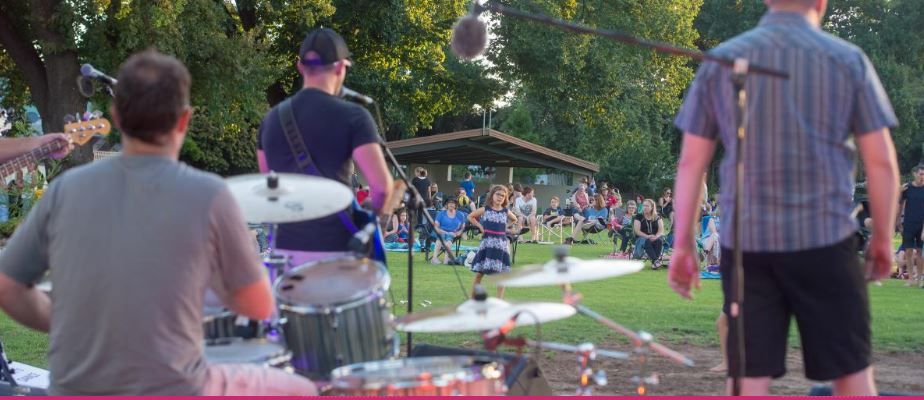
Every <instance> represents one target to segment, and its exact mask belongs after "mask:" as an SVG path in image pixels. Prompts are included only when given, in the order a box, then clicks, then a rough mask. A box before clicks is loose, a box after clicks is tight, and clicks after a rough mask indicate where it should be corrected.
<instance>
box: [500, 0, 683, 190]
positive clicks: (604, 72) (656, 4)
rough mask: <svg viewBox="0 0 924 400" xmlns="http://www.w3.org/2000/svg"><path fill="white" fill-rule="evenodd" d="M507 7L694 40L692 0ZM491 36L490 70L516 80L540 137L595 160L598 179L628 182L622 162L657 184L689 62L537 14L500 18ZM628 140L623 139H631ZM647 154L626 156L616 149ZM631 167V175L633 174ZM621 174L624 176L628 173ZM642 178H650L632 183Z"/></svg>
mask: <svg viewBox="0 0 924 400" xmlns="http://www.w3.org/2000/svg"><path fill="white" fill-rule="evenodd" d="M509 3H511V5H512V6H513V7H518V8H524V7H526V9H527V10H529V9H530V8H529V6H530V5H531V4H537V3H538V6H537V7H536V8H538V10H536V11H539V12H542V13H544V14H547V15H550V16H552V17H556V18H563V19H566V20H569V21H574V22H578V23H581V24H584V25H590V26H597V27H601V28H607V29H617V30H622V31H625V32H629V33H632V34H634V35H637V36H639V37H644V38H648V39H654V40H661V41H666V42H670V43H673V44H676V45H680V46H686V47H693V45H694V41H695V40H696V38H697V36H698V35H697V32H696V31H695V30H694V29H693V19H694V17H695V16H696V11H697V10H698V9H699V5H700V2H699V1H680V0H676V1H675V0H658V1H634V0H619V1H606V2H602V1H581V2H578V1H574V0H570V1H569V0H544V1H522V0H516V1H510V2H509ZM493 30H494V32H495V33H496V34H497V40H496V41H495V42H494V43H492V44H491V46H490V47H489V50H488V59H489V60H490V61H491V62H492V63H493V64H494V65H495V66H496V68H495V69H494V70H493V72H495V73H497V74H498V75H499V76H501V77H503V78H504V79H505V80H507V81H509V82H511V83H512V84H514V85H515V87H516V88H517V91H516V97H517V98H519V99H520V100H521V101H523V102H525V103H526V104H528V107H527V109H529V110H530V114H531V117H532V118H531V119H532V121H533V122H534V123H535V125H536V130H537V131H538V132H541V134H540V135H539V142H540V144H542V145H544V146H547V147H550V148H553V149H556V150H559V151H562V152H564V153H568V154H573V155H576V156H579V157H582V158H585V159H588V160H591V161H595V162H600V163H602V164H603V170H602V171H601V175H602V177H603V178H604V179H607V180H609V181H616V182H627V181H628V180H629V179H630V177H629V176H628V175H616V174H624V173H627V171H629V170H630V169H633V170H640V171H648V172H650V173H649V174H646V177H644V178H641V177H637V176H635V177H633V178H631V179H656V180H657V182H653V183H652V184H653V185H655V186H660V185H661V184H662V182H661V181H662V180H663V179H667V177H669V175H670V169H671V166H672V165H673V162H674V161H675V160H676V155H675V154H674V152H672V151H670V150H669V149H670V145H671V143H673V142H675V141H676V140H677V139H676V134H675V132H674V129H673V128H672V125H671V118H672V116H673V114H674V113H675V112H676V109H677V108H678V107H679V105H680V98H681V96H680V95H681V92H682V91H683V90H684V89H685V88H686V86H687V84H688V83H689V82H690V80H691V79H692V75H693V72H692V68H690V66H689V64H688V61H687V60H685V59H682V58H675V57H670V56H665V55H660V54H655V53H654V52H652V51H650V50H645V49H638V48H635V47H629V46H626V45H622V44H616V43H612V42H610V41H607V40H605V39H602V38H597V37H591V36H581V35H575V34H572V33H566V32H563V31H560V30H556V29H554V28H550V27H547V26H544V25H538V24H535V23H530V22H524V21H520V20H516V19H512V18H507V17H498V19H497V22H496V26H494V27H493ZM630 143H631V145H629V144H630ZM624 151H633V152H635V153H639V152H641V153H643V154H647V155H650V157H644V158H639V159H634V160H632V161H631V162H633V163H638V164H633V165H625V166H623V165H619V166H611V165H610V163H612V162H627V161H628V160H625V159H622V158H620V157H621V156H620V155H616V154H615V153H617V152H624ZM633 176H634V175H633ZM627 183H628V182H627ZM632 184H639V185H647V184H648V182H632V183H629V185H632Z"/></svg>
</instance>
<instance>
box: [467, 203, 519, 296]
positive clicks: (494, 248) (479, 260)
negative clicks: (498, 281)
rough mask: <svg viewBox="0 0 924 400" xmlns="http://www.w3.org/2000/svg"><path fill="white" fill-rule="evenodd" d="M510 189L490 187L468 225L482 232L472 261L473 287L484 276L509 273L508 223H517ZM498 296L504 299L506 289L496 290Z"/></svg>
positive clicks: (469, 218)
mask: <svg viewBox="0 0 924 400" xmlns="http://www.w3.org/2000/svg"><path fill="white" fill-rule="evenodd" d="M508 196H509V193H508V192H507V188H505V187H503V186H501V185H494V186H491V191H490V192H488V197H487V199H485V203H486V204H485V206H484V207H481V208H479V209H477V210H475V211H473V212H472V213H471V214H470V215H469V216H468V222H469V223H470V224H472V225H473V226H475V227H477V228H478V229H480V230H481V232H482V233H483V235H482V237H481V243H480V244H479V245H478V253H477V254H475V259H474V260H473V261H472V268H471V269H472V271H473V272H475V273H476V274H475V282H474V284H473V285H472V288H473V289H472V290H473V291H474V286H476V285H479V284H481V278H483V277H484V276H485V275H491V274H496V273H499V272H507V271H510V253H509V252H508V249H509V248H510V240H509V239H507V234H506V232H507V221H508V220H509V221H511V222H512V223H514V224H515V223H516V221H517V217H516V215H513V212H511V211H510V210H508V209H507V198H508ZM497 297H498V298H501V299H502V298H504V288H503V287H502V286H498V287H497Z"/></svg>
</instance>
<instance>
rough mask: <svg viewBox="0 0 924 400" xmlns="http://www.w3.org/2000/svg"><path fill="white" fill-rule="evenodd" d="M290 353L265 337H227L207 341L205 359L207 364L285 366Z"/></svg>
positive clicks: (290, 355)
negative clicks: (247, 338) (248, 338)
mask: <svg viewBox="0 0 924 400" xmlns="http://www.w3.org/2000/svg"><path fill="white" fill-rule="evenodd" d="M291 358H292V354H291V353H289V351H288V350H286V348H285V347H284V346H282V345H281V344H277V343H272V342H268V341H266V340H265V339H251V340H246V339H241V338H227V339H221V340H213V341H209V342H207V345H206V346H205V359H206V361H208V362H209V364H257V365H262V366H265V367H274V368H285V367H287V366H288V365H289V360H290V359H291Z"/></svg>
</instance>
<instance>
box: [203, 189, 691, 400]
mask: <svg viewBox="0 0 924 400" xmlns="http://www.w3.org/2000/svg"><path fill="white" fill-rule="evenodd" d="M227 182H228V185H229V186H230V188H231V193H232V195H233V196H234V197H235V199H236V200H237V201H238V203H239V204H240V206H241V208H242V211H243V214H244V216H245V219H246V220H247V221H248V222H252V223H261V224H265V226H266V227H267V228H268V229H267V230H268V232H269V237H268V239H269V248H268V252H267V253H266V255H265V256H264V257H263V262H264V263H265V265H266V267H267V268H268V270H269V273H270V275H271V278H272V279H273V282H274V284H273V293H274V295H275V296H276V299H277V303H278V311H277V313H276V315H275V316H274V317H273V318H271V320H270V321H260V322H258V323H255V322H253V321H248V320H246V319H244V318H240V317H237V316H235V315H233V314H232V313H231V312H229V311H227V310H223V309H211V310H206V313H205V314H206V320H205V321H204V328H205V336H206V337H205V340H206V350H205V355H206V359H207V360H208V361H209V362H211V363H255V364H260V365H265V366H267V367H276V368H284V369H286V370H288V371H290V372H294V373H298V374H301V375H304V376H306V377H309V378H311V379H313V380H315V381H316V382H318V381H319V382H323V383H324V387H323V388H322V389H323V391H324V393H327V394H332V395H349V396H407V395H503V394H505V393H506V391H507V387H506V385H505V384H504V382H505V380H504V379H505V374H506V370H505V365H504V364H503V363H500V362H497V361H496V359H492V360H486V359H482V357H478V356H436V357H415V358H405V359H400V358H398V355H399V342H400V336H399V333H398V332H406V333H418V332H421V333H423V332H428V333H447V332H481V339H482V340H483V344H484V348H485V349H486V350H488V351H495V350H496V349H498V348H499V347H501V346H510V347H512V348H515V349H516V352H517V354H521V353H522V352H523V350H524V349H529V348H535V349H537V350H538V349H547V350H554V351H563V352H570V353H574V354H576V355H577V356H578V362H579V368H578V369H577V371H578V379H577V382H578V390H577V394H580V395H590V394H592V393H593V387H594V385H605V384H606V382H607V379H606V374H605V372H604V371H602V370H600V371H595V370H594V365H593V364H594V360H595V359H596V358H597V357H607V358H613V359H620V360H634V361H636V362H637V363H638V364H639V370H640V371H641V372H640V373H639V375H638V376H636V377H634V378H633V381H634V382H636V383H637V387H638V390H637V393H638V394H645V393H646V392H647V387H648V386H650V385H654V384H657V381H658V378H657V375H656V374H651V375H649V376H643V375H644V374H646V373H647V369H646V365H647V359H648V357H649V356H650V354H651V352H654V353H658V354H661V355H664V356H666V357H668V358H669V359H671V360H674V361H676V362H678V363H680V364H683V365H687V366H692V365H693V363H692V361H690V360H689V359H688V358H686V357H685V356H683V355H682V354H680V353H677V352H675V351H673V350H671V349H668V348H667V347H665V346H663V345H661V344H659V343H656V342H654V340H653V338H652V336H651V335H650V334H648V333H646V332H634V331H632V330H629V329H627V328H625V327H623V326H621V325H619V324H617V323H616V322H614V321H611V320H609V319H607V318H605V317H603V316H602V315H600V314H597V313H596V312H594V311H593V310H591V309H589V308H588V307H586V306H584V305H582V304H581V303H580V299H581V295H580V294H578V293H576V292H575V291H573V290H572V288H571V286H570V285H571V284H572V283H578V282H585V281H594V280H600V279H606V278H612V277H618V276H621V275H626V274H630V273H634V272H637V271H639V270H641V269H642V264H641V262H637V261H627V260H591V261H583V260H579V259H577V258H573V257H568V256H567V249H566V248H564V247H562V248H558V249H556V254H555V258H554V259H553V260H552V261H549V262H547V263H545V264H544V265H537V266H528V267H524V268H518V269H517V270H516V271H515V272H512V273H507V274H500V275H496V276H495V277H496V279H497V282H498V285H503V286H510V287H535V286H550V285H551V286H555V285H557V286H560V287H562V290H563V300H562V301H561V302H522V303H516V302H507V301H504V300H501V299H497V298H492V297H488V296H487V295H486V294H485V291H484V290H483V288H480V287H476V290H475V296H474V297H473V298H472V299H470V300H467V301H465V302H463V303H462V304H459V305H458V306H454V307H447V308H440V309H431V310H427V311H423V312H416V313H411V314H407V315H404V316H402V317H399V318H395V317H393V315H392V312H391V309H390V308H391V307H392V305H393V304H394V301H393V299H391V300H392V301H389V298H388V294H389V293H388V290H389V286H390V283H391V277H390V275H389V273H388V270H387V269H386V267H385V265H383V264H382V263H379V262H376V261H373V260H370V259H369V258H367V257H364V256H363V255H357V256H355V257H340V258H333V259H328V260H323V261H318V262H311V263H308V264H304V265H300V266H292V265H290V262H289V261H288V259H287V258H286V257H285V256H283V255H281V254H278V253H277V251H276V249H275V236H276V235H275V233H276V227H277V224H280V223H288V222H298V221H305V220H311V219H317V218H321V217H324V216H327V215H331V214H333V213H335V212H338V211H340V210H343V209H345V208H346V207H348V206H349V204H350V202H351V200H352V193H350V190H349V188H347V187H346V186H344V185H342V184H340V183H339V182H336V181H332V180H328V179H324V178H318V177H312V176H305V175H299V174H275V173H270V174H267V175H263V174H252V175H242V176H237V177H233V178H229V179H228V181H227ZM578 313H580V314H583V315H586V316H589V317H590V318H592V319H594V320H596V321H597V322H599V323H601V324H602V325H604V326H606V327H608V328H610V329H612V330H614V331H616V332H618V333H620V334H623V335H625V336H626V337H628V338H629V339H631V341H632V342H633V344H634V347H635V349H634V351H633V352H632V353H623V352H618V351H611V350H604V349H597V348H596V347H595V346H594V345H593V344H590V343H585V344H581V345H577V346H574V345H568V344H563V343H554V342H547V341H539V340H533V339H527V338H525V337H522V336H519V337H513V336H511V335H510V332H511V330H512V329H513V328H514V327H516V326H528V325H539V324H542V323H546V322H551V321H556V320H561V319H564V318H569V317H572V316H574V315H575V314H578Z"/></svg>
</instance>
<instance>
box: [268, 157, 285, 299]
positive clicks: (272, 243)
mask: <svg viewBox="0 0 924 400" xmlns="http://www.w3.org/2000/svg"><path fill="white" fill-rule="evenodd" d="M266 187H267V188H269V189H270V190H273V189H278V188H279V175H276V173H275V172H273V171H270V173H269V175H267V177H266ZM277 200H278V198H276V197H270V198H269V201H277ZM264 226H265V227H267V228H268V230H269V233H268V234H267V235H266V236H267V238H266V239H267V240H266V241H267V251H266V255H264V256H263V265H264V266H265V267H266V268H267V269H268V270H269V277H270V284H273V283H274V282H276V279H277V278H279V277H280V276H282V274H283V273H285V268H286V267H287V266H288V264H289V257H288V256H287V255H285V254H279V253H276V236H277V234H278V231H279V224H278V223H275V222H272V223H265V224H264Z"/></svg>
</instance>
